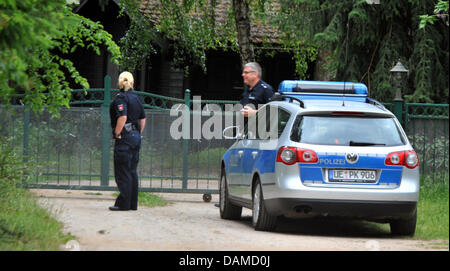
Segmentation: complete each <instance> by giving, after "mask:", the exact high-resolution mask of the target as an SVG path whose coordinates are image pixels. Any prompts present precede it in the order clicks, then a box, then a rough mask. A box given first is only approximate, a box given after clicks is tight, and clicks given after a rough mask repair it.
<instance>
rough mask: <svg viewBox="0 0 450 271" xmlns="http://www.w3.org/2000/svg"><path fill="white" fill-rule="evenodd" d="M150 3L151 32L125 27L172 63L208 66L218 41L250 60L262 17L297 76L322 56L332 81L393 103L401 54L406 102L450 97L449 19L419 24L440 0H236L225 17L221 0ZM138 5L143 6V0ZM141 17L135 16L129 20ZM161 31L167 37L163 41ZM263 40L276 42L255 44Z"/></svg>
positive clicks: (136, 56) (129, 37)
mask: <svg viewBox="0 0 450 271" xmlns="http://www.w3.org/2000/svg"><path fill="white" fill-rule="evenodd" d="M136 1H138V0H136ZM136 1H126V2H127V3H125V2H124V6H125V7H127V6H128V7H129V6H130V4H129V3H140V1H138V2H136ZM147 2H154V3H157V4H155V5H154V6H153V7H152V8H150V13H151V14H156V16H155V17H156V18H152V17H151V16H152V15H147V16H149V18H148V19H149V20H151V24H150V23H149V25H150V26H149V28H148V29H149V30H147V31H150V32H153V35H149V37H150V39H148V40H146V41H144V40H143V39H140V37H143V36H145V35H144V34H143V33H142V32H138V31H134V33H130V35H128V33H127V40H128V41H131V42H128V44H134V45H133V46H135V45H136V43H133V42H134V41H139V43H140V44H142V45H136V46H137V47H139V46H148V45H145V44H154V45H156V47H154V48H155V51H154V52H157V51H160V50H166V51H167V52H169V53H171V54H173V59H174V65H176V66H178V67H181V68H184V70H185V71H187V70H188V69H187V68H186V67H188V66H190V65H192V64H199V65H200V66H202V67H203V68H204V69H206V64H205V63H206V62H205V60H206V53H205V52H206V51H207V50H210V49H216V48H219V47H220V48H223V49H225V50H228V49H231V50H234V51H236V52H239V53H240V55H241V61H243V62H247V61H249V60H251V59H253V57H252V44H250V43H249V40H248V38H249V34H248V33H249V29H250V28H249V26H248V22H249V21H250V22H255V20H259V22H261V23H266V24H269V25H271V26H274V27H277V29H278V31H279V40H278V44H277V46H276V47H278V48H277V49H274V50H272V52H273V51H276V50H289V51H290V52H292V53H293V56H294V60H295V63H296V72H297V75H298V78H299V79H306V77H307V71H308V65H309V63H311V62H312V61H315V60H316V57H317V56H318V55H319V56H320V58H321V59H320V60H321V61H323V60H325V64H321V65H323V66H324V67H325V68H326V71H327V74H328V75H329V77H330V78H329V79H330V80H337V81H344V80H345V81H357V82H364V83H366V84H367V85H368V87H369V90H370V93H371V96H372V97H374V98H376V99H379V100H381V101H385V102H390V101H392V99H393V96H394V91H393V83H394V82H393V79H392V78H391V76H390V73H389V70H390V69H391V68H392V67H393V66H394V65H395V63H396V62H397V61H398V60H399V59H400V60H401V61H402V63H403V64H404V65H405V66H406V67H407V68H408V69H409V70H410V72H409V74H408V78H407V81H406V85H405V90H404V92H403V93H404V94H405V98H406V101H408V102H435V103H448V82H449V81H448V69H449V63H448V59H449V53H448V52H449V48H448V25H446V23H445V22H444V21H442V20H437V21H435V23H434V24H429V25H428V26H427V30H426V31H424V30H423V29H420V28H419V24H420V19H421V17H420V16H421V15H422V14H431V13H432V12H433V7H434V6H435V3H434V2H435V0H399V1H380V4H376V5H369V4H368V3H367V1H366V0H342V1H334V0H258V1H249V0H233V3H234V4H233V5H232V8H231V10H229V11H228V12H229V14H228V18H227V19H226V20H225V21H221V22H217V21H216V19H215V7H216V6H217V5H219V2H220V3H221V1H218V0H155V1H147ZM441 2H447V3H448V1H441V0H439V3H441ZM134 6H135V10H137V12H139V10H138V7H139V4H134ZM137 17H139V16H137ZM140 17H142V16H140ZM139 22H140V21H139V20H133V19H132V22H131V23H132V25H133V24H135V25H138V24H139ZM162 37H167V38H168V40H169V41H170V42H161V39H162ZM266 45H268V47H271V46H273V44H270V42H264V43H263V44H258V46H262V47H264V46H266ZM141 51H143V50H141ZM124 52H126V53H125V55H126V56H127V57H131V58H134V59H139V58H141V57H142V54H139V53H133V52H136V50H135V49H133V50H130V51H128V49H124ZM137 52H140V51H139V50H137ZM265 53H267V51H265ZM255 54H256V53H255ZM256 55H257V54H256ZM138 62H140V61H135V63H138ZM317 63H321V62H319V61H317ZM134 68H135V67H131V70H133V69H134Z"/></svg>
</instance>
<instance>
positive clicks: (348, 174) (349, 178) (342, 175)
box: [328, 169, 377, 183]
mask: <svg viewBox="0 0 450 271" xmlns="http://www.w3.org/2000/svg"><path fill="white" fill-rule="evenodd" d="M328 179H329V181H330V182H355V183H375V182H376V179H377V174H376V171H375V170H356V169H330V171H329V174H328Z"/></svg>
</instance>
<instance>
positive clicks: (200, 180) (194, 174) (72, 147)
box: [0, 77, 449, 196]
mask: <svg viewBox="0 0 450 271" xmlns="http://www.w3.org/2000/svg"><path fill="white" fill-rule="evenodd" d="M117 91H118V90H117V89H111V87H110V79H109V77H105V88H102V89H91V90H89V91H84V90H74V91H73V92H72V100H71V102H70V104H71V108H70V109H62V110H61V117H60V118H53V117H52V116H51V115H50V114H48V113H47V112H44V113H43V114H41V115H35V114H33V113H30V111H29V110H27V109H26V107H24V106H17V105H13V106H12V107H11V108H10V109H8V110H7V109H5V106H0V113H1V114H2V116H4V117H3V118H2V119H0V133H1V134H2V135H3V136H4V138H5V139H6V140H7V142H2V143H3V144H2V145H3V146H11V147H15V148H18V149H19V151H22V152H23V153H24V161H25V162H27V161H28V162H30V163H33V165H34V166H33V169H34V170H33V172H31V173H30V176H29V182H28V185H29V187H32V188H52V189H82V190H116V184H115V182H114V175H113V174H114V172H113V159H112V157H113V148H112V146H113V139H112V138H111V127H110V121H109V103H110V101H111V99H112V98H113V97H114V95H115V93H116V92H117ZM137 93H138V94H139V95H140V96H141V98H142V100H143V102H144V107H145V108H146V117H147V126H146V127H147V128H146V129H145V131H144V135H143V136H144V137H143V142H142V148H141V152H140V162H139V166H138V174H139V179H140V189H141V191H146V192H186V193H203V194H205V195H206V196H208V195H210V194H213V193H217V192H218V180H219V177H220V176H219V174H220V160H221V157H222V155H223V153H224V152H225V151H226V149H227V148H228V147H229V146H231V144H233V142H234V141H233V140H226V139H211V140H205V139H180V140H175V139H173V138H172V137H171V136H170V134H169V131H170V126H171V124H172V123H173V121H174V120H175V119H176V118H178V116H170V114H169V110H168V109H169V108H171V107H172V106H173V105H176V104H182V105H188V106H189V107H190V108H192V104H193V103H192V101H191V97H190V94H189V91H187V92H186V96H185V99H175V98H170V97H164V96H160V95H154V94H150V93H145V92H137ZM19 98H20V97H18V99H19ZM209 103H213V104H220V105H222V108H223V106H224V104H227V103H229V104H235V103H237V102H232V101H212V100H206V101H202V106H205V105H206V104H209ZM391 105H392V104H386V106H387V107H388V108H390V107H391ZM448 107H449V105H448V104H446V105H433V104H406V105H405V106H404V107H403V108H404V109H403V115H402V116H401V117H400V118H399V119H401V120H402V122H403V123H402V124H403V126H404V127H405V131H406V133H407V134H408V137H409V139H410V141H411V143H412V144H413V146H414V148H415V150H416V151H417V153H418V155H419V159H420V170H421V174H422V175H423V176H427V177H429V178H432V179H433V180H440V179H442V178H447V179H448V169H449V159H448V158H449V155H448V141H449V135H448V124H449V118H448ZM190 117H192V115H191V116H190ZM221 117H224V115H222V116H221ZM208 118H209V116H201V117H200V119H201V123H202V124H203V123H204V121H205V120H207V119H208ZM191 125H192V123H191ZM190 128H192V126H191V127H190ZM223 128H224V127H223ZM20 148H21V150H20Z"/></svg>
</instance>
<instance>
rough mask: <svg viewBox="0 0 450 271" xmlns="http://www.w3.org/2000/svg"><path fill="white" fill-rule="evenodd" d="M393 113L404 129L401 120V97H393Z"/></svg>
mask: <svg viewBox="0 0 450 271" xmlns="http://www.w3.org/2000/svg"><path fill="white" fill-rule="evenodd" d="M393 113H394V115H395V117H397V119H398V121H399V122H400V124H401V125H402V126H403V127H404V128H405V129H406V127H405V125H404V122H403V99H394V112H393Z"/></svg>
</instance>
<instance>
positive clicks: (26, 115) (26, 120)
mask: <svg viewBox="0 0 450 271" xmlns="http://www.w3.org/2000/svg"><path fill="white" fill-rule="evenodd" d="M29 143H30V106H29V105H25V107H24V109H23V157H22V162H23V163H24V164H26V163H27V162H28V154H29V145H30V144H29ZM27 179H28V178H27V176H23V179H22V185H23V186H24V187H26V185H27Z"/></svg>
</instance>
